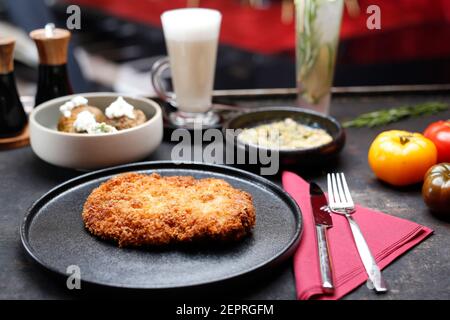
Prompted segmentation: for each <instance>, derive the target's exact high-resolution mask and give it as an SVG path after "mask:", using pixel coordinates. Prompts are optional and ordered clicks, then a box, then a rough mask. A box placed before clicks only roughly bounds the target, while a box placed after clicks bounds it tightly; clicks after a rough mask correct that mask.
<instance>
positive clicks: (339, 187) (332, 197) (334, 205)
mask: <svg viewBox="0 0 450 320" xmlns="http://www.w3.org/2000/svg"><path fill="white" fill-rule="evenodd" d="M327 182H328V198H329V199H328V204H329V207H330V210H331V212H334V213H337V214H341V215H343V216H345V217H346V218H347V221H348V223H349V224H350V229H351V230H352V234H353V239H354V240H355V244H356V247H357V249H358V252H359V256H360V258H361V261H362V263H363V265H364V268H365V269H366V272H367V275H368V276H369V280H368V281H367V286H368V287H369V288H370V289H375V291H376V292H380V293H381V292H387V291H388V288H387V285H386V282H385V281H384V278H383V276H382V274H381V271H380V268H378V266H377V263H376V261H375V258H374V257H373V255H372V253H371V252H370V249H369V246H368V245H367V242H366V240H365V239H364V236H363V234H362V232H361V229H360V228H359V226H358V224H357V223H356V221H355V219H354V218H353V217H352V214H353V213H354V212H355V204H354V202H353V199H352V196H351V194H350V190H349V188H348V185H347V181H346V180H345V176H344V174H343V173H340V174H338V173H336V174H335V173H331V174H330V173H329V174H328V175H327Z"/></svg>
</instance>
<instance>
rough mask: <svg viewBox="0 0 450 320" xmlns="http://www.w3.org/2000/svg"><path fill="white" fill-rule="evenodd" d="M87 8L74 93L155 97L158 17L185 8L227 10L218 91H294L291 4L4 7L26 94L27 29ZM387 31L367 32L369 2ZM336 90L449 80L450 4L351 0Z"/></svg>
mask: <svg viewBox="0 0 450 320" xmlns="http://www.w3.org/2000/svg"><path fill="white" fill-rule="evenodd" d="M72 4H76V5H79V6H80V8H81V29H80V30H72V32H73V38H72V42H71V49H70V59H69V74H70V77H71V80H72V84H73V86H74V90H75V91H76V92H83V91H98V90H107V91H110V90H114V91H120V92H124V93H138V94H146V95H152V94H153V89H152V88H151V84H150V69H151V66H152V63H153V62H154V61H155V60H157V59H158V58H159V57H161V56H163V55H165V54H166V48H165V43H164V38H163V33H162V30H161V26H160V19H159V17H160V15H161V13H162V12H163V11H165V10H169V9H174V8H182V7H189V6H192V7H205V8H214V9H218V10H220V11H221V12H222V15H223V22H222V29H221V38H220V47H219V53H218V61H217V70H216V81H215V88H216V89H256V88H258V89H259V88H293V87H295V15H294V12H295V10H294V6H293V1H292V0H253V1H251V0H247V1H242V0H127V1H124V0H78V1H63V0H0V35H1V36H4V35H13V36H14V37H16V39H17V44H16V53H15V58H16V77H17V78H18V82H19V91H20V93H21V94H22V95H34V92H35V82H36V78H37V64H38V60H37V52H36V49H35V45H34V43H33V42H32V41H31V40H30V39H29V37H28V32H29V31H31V30H33V29H36V28H42V27H43V26H44V25H45V24H46V23H48V22H54V23H55V24H56V26H57V27H64V28H65V27H66V20H67V18H68V17H69V14H68V13H67V11H66V10H67V7H68V6H69V5H72ZM373 4H375V5H378V6H379V7H380V8H381V29H380V30H368V29H367V27H366V20H367V18H368V16H369V14H367V13H366V9H367V7H368V6H369V5H373ZM340 37H341V40H340V45H339V54H338V60H337V69H336V73H335V81H334V85H335V86H367V85H396V84H442V83H450V0H431V1H430V0H395V1H393V0H348V1H346V5H345V12H344V18H343V24H342V29H341V36H340Z"/></svg>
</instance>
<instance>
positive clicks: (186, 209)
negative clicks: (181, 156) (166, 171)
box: [82, 173, 256, 247]
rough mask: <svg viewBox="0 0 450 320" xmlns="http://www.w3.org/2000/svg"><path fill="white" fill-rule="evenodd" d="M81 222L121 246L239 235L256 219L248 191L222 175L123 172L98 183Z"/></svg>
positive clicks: (224, 237) (229, 238)
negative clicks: (234, 184) (162, 174)
mask: <svg viewBox="0 0 450 320" xmlns="http://www.w3.org/2000/svg"><path fill="white" fill-rule="evenodd" d="M82 217H83V221H84V224H85V226H86V228H87V229H88V230H89V231H90V232H91V233H93V234H94V235H96V236H99V237H101V238H103V239H109V240H114V241H116V242H117V243H118V245H119V246H120V247H125V246H140V245H163V244H169V243H176V242H190V241H192V240H202V239H217V240H239V239H241V238H242V237H244V236H245V235H246V234H248V233H249V232H250V231H251V229H252V228H253V226H254V225H255V218H256V217H255V208H254V206H253V202H252V196H251V195H250V194H249V193H247V192H245V191H242V190H239V189H235V188H233V187H232V186H231V185H230V184H228V183H227V182H225V181H224V180H222V179H214V178H207V179H195V178H193V177H191V176H167V177H161V176H160V175H159V174H156V173H153V174H151V175H145V174H138V173H126V174H121V175H118V176H116V177H113V178H111V179H110V180H108V181H106V182H104V183H102V184H101V185H100V186H99V187H98V188H96V189H94V190H93V191H92V193H91V194H90V195H89V197H88V198H87V200H86V202H85V204H84V208H83V214H82Z"/></svg>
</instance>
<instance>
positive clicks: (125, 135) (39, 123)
mask: <svg viewBox="0 0 450 320" xmlns="http://www.w3.org/2000/svg"><path fill="white" fill-rule="evenodd" d="M77 95H81V96H83V97H85V98H87V99H88V101H89V105H91V106H95V107H98V108H100V109H101V110H103V111H104V110H105V109H106V108H107V107H108V106H109V105H110V104H111V102H113V101H114V100H116V99H117V97H119V94H116V93H103V92H100V93H83V94H77ZM73 96H75V95H73ZM73 96H65V97H61V98H57V99H53V100H50V101H47V102H44V103H42V104H41V105H39V106H37V107H36V108H35V109H34V110H33V111H32V112H31V114H30V142H31V147H32V149H33V151H34V152H35V153H36V155H37V156H38V157H39V158H41V159H42V160H44V161H46V162H49V163H51V164H54V165H57V166H61V167H66V168H73V169H97V168H104V167H109V166H114V165H119V164H124V163H129V162H134V161H138V160H141V159H143V158H145V157H146V156H148V155H149V154H150V153H151V152H152V151H154V150H155V149H156V148H157V147H158V146H159V145H160V144H161V141H162V137H163V121H162V112H161V108H160V107H159V105H158V104H157V103H156V102H154V101H152V100H148V99H144V98H139V97H131V96H126V95H122V96H123V97H124V99H125V100H126V101H127V102H129V103H131V104H132V105H133V106H134V107H135V108H137V109H140V110H142V111H143V112H144V113H145V115H146V116H147V121H146V122H145V123H143V124H141V125H139V126H136V127H134V128H130V129H126V130H122V131H118V132H114V133H107V134H76V133H65V132H59V131H58V130H57V129H56V127H57V124H58V119H59V117H60V116H61V113H60V111H59V107H60V106H61V105H62V104H64V102H66V101H69V100H70V99H71V98H72V97H73Z"/></svg>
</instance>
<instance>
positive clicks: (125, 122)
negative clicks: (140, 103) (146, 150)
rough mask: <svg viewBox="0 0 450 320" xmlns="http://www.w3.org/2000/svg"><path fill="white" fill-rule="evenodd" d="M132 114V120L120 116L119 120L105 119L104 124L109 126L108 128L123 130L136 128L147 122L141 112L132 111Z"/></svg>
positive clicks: (137, 110)
mask: <svg viewBox="0 0 450 320" xmlns="http://www.w3.org/2000/svg"><path fill="white" fill-rule="evenodd" d="M133 113H134V119H130V118H128V117H127V116H122V117H120V118H113V119H109V118H106V123H107V124H109V125H110V126H113V127H115V128H116V129H117V130H124V129H129V128H133V127H136V126H138V125H140V124H143V123H144V122H145V121H147V117H146V116H145V113H144V112H143V111H142V110H139V109H134V110H133Z"/></svg>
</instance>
